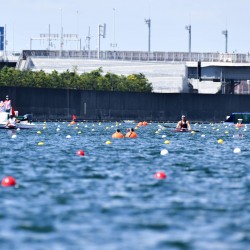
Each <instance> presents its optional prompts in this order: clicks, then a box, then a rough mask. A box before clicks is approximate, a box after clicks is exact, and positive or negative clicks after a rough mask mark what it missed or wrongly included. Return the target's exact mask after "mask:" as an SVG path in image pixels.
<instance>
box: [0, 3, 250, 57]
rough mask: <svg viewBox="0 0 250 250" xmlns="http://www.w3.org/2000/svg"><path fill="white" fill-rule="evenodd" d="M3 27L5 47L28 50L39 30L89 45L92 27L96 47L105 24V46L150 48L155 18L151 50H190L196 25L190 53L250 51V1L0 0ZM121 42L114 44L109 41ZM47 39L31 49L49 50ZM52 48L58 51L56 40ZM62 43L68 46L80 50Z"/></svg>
mask: <svg viewBox="0 0 250 250" xmlns="http://www.w3.org/2000/svg"><path fill="white" fill-rule="evenodd" d="M0 9H1V11H0V26H5V25H6V34H7V40H8V45H7V48H6V49H7V51H17V52H19V51H21V50H24V49H29V48H30V39H31V38H38V37H39V36H40V34H48V33H49V25H50V33H53V34H60V32H61V26H62V27H63V33H64V34H78V35H79V37H80V38H81V41H82V43H81V49H84V48H86V42H85V41H86V37H87V36H88V30H89V27H90V37H91V40H90V49H92V50H94V49H97V41H98V39H97V37H98V36H97V31H98V25H99V24H101V25H103V24H104V23H105V24H106V27H107V29H106V38H102V39H101V50H114V49H115V50H126V51H128V50H133V51H147V50H148V26H147V24H146V23H145V19H149V18H150V19H151V51H165V52H186V51H188V31H187V30H186V29H185V26H186V25H191V27H192V52H220V53H223V52H225V36H224V35H223V34H222V31H223V30H228V52H229V53H233V52H234V53H248V52H249V51H250V15H249V13H250V12H249V10H250V1H249V0H237V1H235V0H207V1H205V0H191V1H190V0H88V1H87V0H0ZM112 43H113V44H117V46H116V47H111V44H112ZM47 48H48V42H47V41H39V40H33V41H32V49H47ZM53 48H54V49H60V44H59V42H56V41H54V43H53ZM77 48H79V45H77V43H76V42H64V49H77Z"/></svg>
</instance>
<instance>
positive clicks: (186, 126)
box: [176, 115, 191, 131]
mask: <svg viewBox="0 0 250 250" xmlns="http://www.w3.org/2000/svg"><path fill="white" fill-rule="evenodd" d="M176 129H179V130H181V131H182V130H183V131H185V130H191V125H190V122H189V121H187V120H186V116H185V115H182V116H181V120H180V121H179V122H178V123H177V125H176Z"/></svg>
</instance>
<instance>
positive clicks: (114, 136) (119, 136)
mask: <svg viewBox="0 0 250 250" xmlns="http://www.w3.org/2000/svg"><path fill="white" fill-rule="evenodd" d="M112 138H116V139H118V138H119V139H121V138H124V136H123V134H122V133H121V132H115V133H114V134H113V135H112Z"/></svg>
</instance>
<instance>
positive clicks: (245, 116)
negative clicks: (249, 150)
mask: <svg viewBox="0 0 250 250" xmlns="http://www.w3.org/2000/svg"><path fill="white" fill-rule="evenodd" d="M225 122H229V123H234V124H236V126H237V127H243V126H244V124H250V112H242V113H232V114H231V115H230V116H227V117H226V120H225Z"/></svg>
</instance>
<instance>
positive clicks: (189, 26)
mask: <svg viewBox="0 0 250 250" xmlns="http://www.w3.org/2000/svg"><path fill="white" fill-rule="evenodd" d="M186 30H187V31H188V52H189V53H191V37H192V28H191V25H187V26H186Z"/></svg>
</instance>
